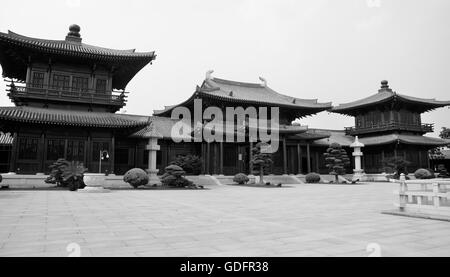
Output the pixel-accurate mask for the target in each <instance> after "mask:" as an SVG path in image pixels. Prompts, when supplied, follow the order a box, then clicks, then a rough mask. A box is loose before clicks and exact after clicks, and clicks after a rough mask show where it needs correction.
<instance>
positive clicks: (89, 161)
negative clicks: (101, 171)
mask: <svg viewBox="0 0 450 277" xmlns="http://www.w3.org/2000/svg"><path fill="white" fill-rule="evenodd" d="M91 155H92V139H91V132H88V137H87V144H86V157H85V159H86V167H87V168H88V169H89V168H90V167H91V165H92V156H91ZM93 172H95V171H93Z"/></svg>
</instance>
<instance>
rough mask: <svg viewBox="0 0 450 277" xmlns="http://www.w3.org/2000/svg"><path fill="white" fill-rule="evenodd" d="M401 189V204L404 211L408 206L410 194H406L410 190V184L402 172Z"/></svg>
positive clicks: (401, 209)
mask: <svg viewBox="0 0 450 277" xmlns="http://www.w3.org/2000/svg"><path fill="white" fill-rule="evenodd" d="M399 181H400V189H399V197H400V199H399V204H400V211H404V210H405V207H406V203H408V195H406V192H407V191H408V185H407V184H406V177H405V174H404V173H402V174H400V180H399Z"/></svg>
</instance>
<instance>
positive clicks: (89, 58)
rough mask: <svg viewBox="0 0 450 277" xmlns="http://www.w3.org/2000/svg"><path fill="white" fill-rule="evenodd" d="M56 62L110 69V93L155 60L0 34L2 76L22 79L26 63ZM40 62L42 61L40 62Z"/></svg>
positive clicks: (124, 52)
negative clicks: (29, 61) (30, 60)
mask: <svg viewBox="0 0 450 277" xmlns="http://www.w3.org/2000/svg"><path fill="white" fill-rule="evenodd" d="M29 58H31V59H32V60H33V61H41V62H45V63H48V59H49V58H51V59H52V61H55V60H56V61H59V62H70V63H83V64H90V65H92V64H97V65H104V66H107V67H109V68H110V69H111V72H112V77H113V80H112V86H113V89H125V87H126V85H127V84H128V83H129V82H130V80H131V79H132V78H133V77H134V76H135V75H136V74H137V73H138V72H139V71H140V70H141V69H142V68H143V67H144V66H146V65H147V64H148V63H149V62H151V61H152V60H154V59H155V58H156V55H155V52H154V51H152V52H136V51H135V50H134V49H130V50H116V49H109V48H103V47H98V46H93V45H89V44H85V43H82V42H81V39H80V38H78V40H77V39H75V40H74V39H73V38H72V39H71V38H69V39H67V37H66V40H47V39H39V38H31V37H27V36H23V35H19V34H16V33H14V32H11V31H8V33H2V32H0V63H1V65H2V69H3V76H4V77H8V78H16V79H19V80H22V81H25V79H26V72H27V62H28V59H29ZM43 59H45V60H44V61H43Z"/></svg>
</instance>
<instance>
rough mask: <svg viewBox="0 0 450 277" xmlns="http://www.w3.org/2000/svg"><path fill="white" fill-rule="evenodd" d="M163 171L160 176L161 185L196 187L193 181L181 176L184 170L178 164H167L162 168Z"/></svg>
mask: <svg viewBox="0 0 450 277" xmlns="http://www.w3.org/2000/svg"><path fill="white" fill-rule="evenodd" d="M164 171H165V173H164V174H163V175H162V176H161V183H162V184H163V186H169V187H179V188H183V187H189V188H197V187H196V186H195V185H194V183H193V182H191V181H189V180H188V179H186V178H184V177H183V176H184V175H185V174H186V172H185V171H184V170H183V169H182V168H181V167H179V166H178V165H173V164H172V165H169V166H167V167H166V168H164Z"/></svg>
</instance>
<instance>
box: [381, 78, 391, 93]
mask: <svg viewBox="0 0 450 277" xmlns="http://www.w3.org/2000/svg"><path fill="white" fill-rule="evenodd" d="M384 91H389V92H392V89H390V88H389V85H388V81H386V80H383V81H381V88H380V89H379V90H378V92H384Z"/></svg>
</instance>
